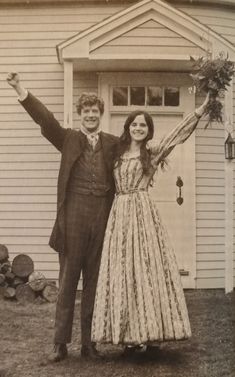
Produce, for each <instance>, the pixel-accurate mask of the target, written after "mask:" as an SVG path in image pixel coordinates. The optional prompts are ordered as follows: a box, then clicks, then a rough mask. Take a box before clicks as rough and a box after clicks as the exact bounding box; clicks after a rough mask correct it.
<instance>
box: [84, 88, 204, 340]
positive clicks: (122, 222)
mask: <svg viewBox="0 0 235 377" xmlns="http://www.w3.org/2000/svg"><path fill="white" fill-rule="evenodd" d="M208 101H209V95H207V98H206V100H205V102H204V103H203V105H202V106H201V107H200V108H198V109H197V110H196V111H195V112H194V113H192V114H189V115H188V116H187V117H186V118H185V119H184V120H183V121H182V122H181V123H180V124H179V125H178V126H177V127H176V128H175V129H174V130H173V131H171V132H170V134H168V135H167V136H166V137H164V138H163V139H162V140H161V142H160V143H159V144H158V145H155V146H153V147H148V144H149V143H148V142H149V140H151V139H152V137H153V132H154V126H153V120H152V118H151V116H150V115H149V114H148V113H146V112H144V111H134V112H132V113H131V114H130V115H129V116H128V118H127V120H126V122H125V125H124V132H123V134H122V136H121V138H120V143H119V149H118V153H117V158H116V163H115V165H114V178H115V184H116V197H115V199H114V203H113V206H112V209H111V212H110V216H109V220H108V224H107V229H106V234H105V239H104V245H103V252H102V259H101V266H100V272H99V279H98V285H97V291H96V301H95V308H94V314H93V323H92V340H93V341H95V342H101V343H112V344H123V345H139V344H151V343H152V342H155V341H164V340H179V339H187V338H189V337H190V336H191V329H190V323H189V318H188V312H187V307H186V303H185V298H184V293H183V289H182V285H181V281H180V275H179V272H178V267H177V263H176V258H175V255H174V252H173V250H172V248H171V246H170V243H169V241H168V236H167V233H166V230H165V228H164V226H163V225H162V223H161V219H160V216H159V213H158V210H157V208H156V207H155V205H154V203H153V202H152V201H151V199H150V197H149V194H148V187H149V186H150V184H151V182H152V178H153V175H154V173H155V172H156V170H157V169H158V167H159V165H161V164H162V163H164V160H165V158H166V157H167V156H168V155H169V153H170V152H171V151H172V149H173V148H174V147H175V146H176V145H177V144H180V143H183V142H184V141H185V140H186V139H187V138H188V137H189V136H190V134H191V133H192V132H193V131H194V129H195V128H196V126H197V123H198V120H199V119H200V117H201V115H202V114H203V113H204V112H205V108H206V105H207V103H208Z"/></svg>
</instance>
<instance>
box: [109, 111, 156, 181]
mask: <svg viewBox="0 0 235 377" xmlns="http://www.w3.org/2000/svg"><path fill="white" fill-rule="evenodd" d="M138 115H143V116H144V119H145V121H146V124H147V126H148V135H147V136H146V138H145V139H144V140H143V141H142V143H141V146H140V161H141V164H142V167H143V172H144V174H147V173H148V172H149V169H150V166H151V160H150V151H149V150H148V149H147V148H146V144H147V142H148V140H151V139H152V138H153V134H154V124H153V118H152V117H151V115H150V114H149V113H147V112H146V111H143V110H135V111H132V112H131V113H130V114H129V115H128V117H127V119H126V121H125V123H124V131H123V133H122V135H121V136H120V140H119V144H118V147H117V154H116V159H115V162H117V163H118V164H119V163H120V159H121V156H122V155H123V154H124V153H125V152H126V151H127V150H128V148H129V146H130V144H131V136H130V131H129V130H130V125H131V124H132V123H133V122H134V120H135V118H136V117H137V116H138Z"/></svg>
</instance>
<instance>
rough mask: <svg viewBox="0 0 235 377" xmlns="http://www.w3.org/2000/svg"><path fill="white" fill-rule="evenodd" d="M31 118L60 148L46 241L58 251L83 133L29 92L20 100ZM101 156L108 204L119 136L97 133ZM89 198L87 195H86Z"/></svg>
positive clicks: (83, 143) (82, 148) (62, 250)
mask: <svg viewBox="0 0 235 377" xmlns="http://www.w3.org/2000/svg"><path fill="white" fill-rule="evenodd" d="M20 103H21V105H22V106H23V107H24V108H25V110H26V111H27V112H28V114H29V115H30V116H31V117H32V119H33V120H34V121H35V122H36V123H37V124H39V125H40V127H41V133H42V135H43V136H44V137H45V138H46V139H47V140H49V141H50V143H52V144H53V145H54V146H55V147H56V148H57V149H58V150H59V151H60V152H61V163H60V170H59V176H58V186H57V216H56V221H55V224H54V227H53V230H52V234H51V237H50V241H49V245H50V246H51V247H52V248H53V249H54V250H56V251H58V252H64V249H65V231H64V229H65V226H64V225H65V224H64V223H65V211H64V202H65V197H66V187H67V183H68V181H69V177H70V173H71V169H72V167H73V164H74V162H75V161H76V160H77V159H78V158H79V157H80V155H81V153H82V152H83V150H84V148H85V145H86V136H85V135H84V134H83V133H82V132H81V131H76V130H72V129H70V128H63V127H62V126H61V125H60V124H59V122H58V121H57V120H56V119H55V117H54V115H53V113H52V112H50V111H49V110H48V109H47V108H46V107H45V106H44V105H43V104H42V103H41V102H40V101H39V100H38V99H37V98H35V97H34V96H33V95H32V94H31V93H28V96H27V98H26V99H25V100H23V101H21V102H20ZM100 140H101V144H102V149H103V155H104V160H105V164H106V169H107V175H108V177H109V180H110V182H109V184H110V187H111V189H110V192H109V196H108V198H107V200H109V203H110V207H111V204H112V200H113V196H114V192H115V191H114V190H115V187H114V180H113V171H112V170H113V161H114V158H115V151H116V146H117V144H118V140H119V138H118V137H116V136H113V135H110V134H107V133H104V132H101V133H100ZM88 200H89V199H88Z"/></svg>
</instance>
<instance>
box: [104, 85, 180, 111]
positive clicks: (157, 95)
mask: <svg viewBox="0 0 235 377" xmlns="http://www.w3.org/2000/svg"><path fill="white" fill-rule="evenodd" d="M111 92H112V95H111V97H112V104H111V105H112V106H114V107H116V106H117V107H119V106H122V107H123V106H124V107H125V106H126V107H128V106H139V107H142V106H144V107H147V108H148V107H151V106H161V107H164V106H173V107H178V106H179V105H180V88H179V87H176V86H154V85H151V86H148V85H145V86H135V85H126V86H112V87H111Z"/></svg>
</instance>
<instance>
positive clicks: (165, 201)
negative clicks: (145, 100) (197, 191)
mask: <svg viewBox="0 0 235 377" xmlns="http://www.w3.org/2000/svg"><path fill="white" fill-rule="evenodd" d="M126 116H127V115H126V114H111V122H110V124H111V128H110V132H111V133H114V134H115V135H120V134H121V132H122V130H123V125H124V122H125V119H126ZM153 119H154V125H155V130H154V140H155V141H156V143H158V142H159V141H160V140H161V138H162V137H163V135H165V134H167V133H169V132H170V130H172V128H174V127H175V126H176V125H177V124H178V123H179V122H180V121H181V120H182V115H176V114H174V115H167V114H162V115H153ZM193 143H194V138H193V137H191V140H190V139H188V140H187V142H186V143H184V144H183V145H179V146H177V147H176V148H175V149H174V150H173V151H172V152H171V154H170V155H169V157H168V159H167V162H168V164H167V165H166V167H165V170H162V169H161V168H159V169H158V171H157V172H156V174H155V176H154V185H153V187H152V188H151V189H150V193H151V196H152V198H153V200H154V201H155V203H156V205H157V208H158V209H159V212H160V215H161V217H162V220H163V223H164V224H165V226H166V228H167V231H168V234H169V237H170V240H171V244H172V246H173V248H174V250H175V254H176V258H177V261H178V265H179V269H180V270H183V271H184V272H183V273H184V275H183V276H182V281H183V285H184V287H185V288H193V287H194V284H195V281H194V274H193V259H194V257H195V255H194V252H195V245H194V242H195V237H194V229H193V224H192V220H193V218H194V216H195V213H194V196H192V192H191V189H192V185H193V184H194V167H193V168H192V165H191V162H190V158H189V159H187V156H190V155H191V154H192V149H193V148H192V144H193ZM177 177H180V178H181V180H182V182H183V186H182V187H181V196H182V198H183V203H182V204H181V205H179V204H178V203H177V201H176V199H177V197H178V196H179V191H180V189H179V187H177V185H176V182H177ZM187 185H188V187H187ZM190 188H191V189H190ZM187 273H188V274H189V275H185V274H187Z"/></svg>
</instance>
